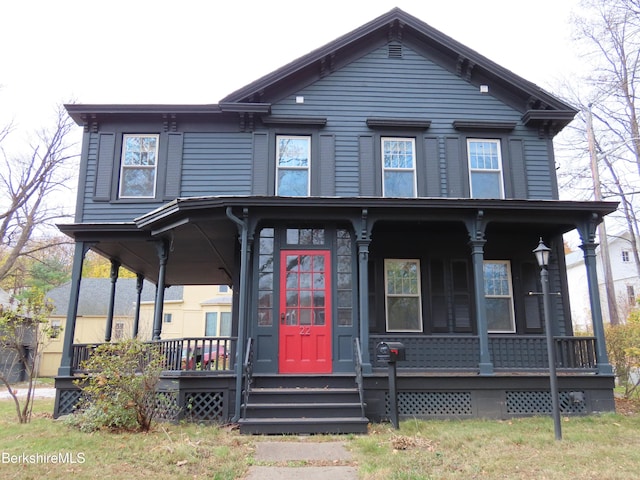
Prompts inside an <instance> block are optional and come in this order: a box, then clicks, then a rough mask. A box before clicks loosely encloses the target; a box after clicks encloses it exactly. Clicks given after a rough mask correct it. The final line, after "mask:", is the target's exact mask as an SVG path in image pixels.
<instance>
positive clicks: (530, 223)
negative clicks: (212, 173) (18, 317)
mask: <svg viewBox="0 0 640 480" xmlns="http://www.w3.org/2000/svg"><path fill="white" fill-rule="evenodd" d="M616 207H617V203H615V202H570V201H550V200H535V201H533V200H476V199H450V198H412V199H398V198H393V199H392V198H362V197H349V198H344V197H343V198H338V197H308V198H285V197H198V198H184V199H182V198H179V199H176V200H174V201H172V202H169V203H167V204H166V205H164V206H163V207H161V208H159V209H156V210H154V211H152V212H149V213H148V214H146V215H144V216H142V217H139V218H137V219H135V220H134V221H133V222H130V223H119V224H106V223H105V224H70V225H59V228H60V230H61V231H62V232H63V233H65V234H67V235H69V236H71V237H73V238H75V239H76V240H78V241H86V242H94V243H93V244H92V246H91V249H92V250H95V251H96V252H98V253H100V254H102V255H104V256H105V257H107V258H109V259H115V260H117V261H119V262H120V263H121V264H122V265H123V266H124V267H126V268H128V269H129V270H131V271H133V272H136V273H141V274H143V275H144V276H145V278H147V279H149V280H151V281H153V282H157V279H158V274H159V259H158V251H157V248H156V247H157V245H158V243H159V242H166V244H167V245H168V247H169V258H168V261H167V267H166V283H167V284H168V285H195V284H203V285H204V284H231V283H232V275H233V272H234V269H235V263H236V254H237V251H238V249H239V242H238V226H237V225H236V222H235V221H234V220H232V219H231V218H230V217H229V216H227V212H229V213H231V214H232V215H233V216H234V217H235V218H236V220H238V217H241V216H242V215H243V211H246V212H247V218H246V220H247V223H248V226H249V233H250V234H252V233H253V229H254V228H255V227H256V226H257V224H258V222H260V221H269V220H273V221H287V220H290V221H294V222H298V223H300V222H306V223H308V222H314V221H340V222H353V224H354V225H355V226H357V227H356V230H360V229H361V228H362V225H361V222H362V220H363V218H366V219H367V222H369V227H371V226H372V225H373V224H374V223H375V222H378V221H383V222H403V223H404V224H405V225H414V226H417V224H418V223H419V222H422V223H425V222H426V223H429V224H430V225H431V227H432V231H433V226H434V225H443V230H446V224H447V223H449V224H450V223H451V222H457V223H458V225H460V223H461V222H469V220H474V219H481V221H482V222H485V223H486V225H488V227H487V232H493V233H494V234H497V233H500V234H505V235H508V234H509V233H513V232H515V231H518V232H521V233H525V232H526V233H527V234H530V236H533V237H536V236H540V235H544V236H548V235H559V234H562V233H566V232H568V231H570V230H573V229H574V228H576V227H577V226H578V225H583V226H584V225H587V224H588V223H589V222H591V221H595V222H596V223H597V222H599V221H600V220H601V219H602V217H604V216H605V215H607V214H609V213H611V212H613V211H614V210H615V209H616ZM245 209H246V210H245ZM417 228H419V227H417Z"/></svg>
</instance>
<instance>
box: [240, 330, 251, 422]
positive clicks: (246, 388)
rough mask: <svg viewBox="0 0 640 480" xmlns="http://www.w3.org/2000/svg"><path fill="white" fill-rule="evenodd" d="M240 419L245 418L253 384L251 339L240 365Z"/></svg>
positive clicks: (248, 340) (248, 341)
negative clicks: (241, 401) (241, 400)
mask: <svg viewBox="0 0 640 480" xmlns="http://www.w3.org/2000/svg"><path fill="white" fill-rule="evenodd" d="M242 377H243V378H242V395H243V400H244V402H243V404H242V412H241V414H242V418H246V417H247V405H249V395H250V394H251V384H252V383H253V339H252V338H251V337H249V338H248V339H247V351H246V353H245V356H244V362H243V364H242Z"/></svg>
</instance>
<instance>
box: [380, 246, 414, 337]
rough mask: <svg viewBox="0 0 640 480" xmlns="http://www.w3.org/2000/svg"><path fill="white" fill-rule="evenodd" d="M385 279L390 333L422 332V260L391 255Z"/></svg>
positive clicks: (385, 268) (387, 260) (386, 261)
mask: <svg viewBox="0 0 640 480" xmlns="http://www.w3.org/2000/svg"><path fill="white" fill-rule="evenodd" d="M384 282H385V300H386V302H385V303H386V317H387V331H388V332H422V300H421V297H420V260H406V259H393V258H387V259H385V261H384Z"/></svg>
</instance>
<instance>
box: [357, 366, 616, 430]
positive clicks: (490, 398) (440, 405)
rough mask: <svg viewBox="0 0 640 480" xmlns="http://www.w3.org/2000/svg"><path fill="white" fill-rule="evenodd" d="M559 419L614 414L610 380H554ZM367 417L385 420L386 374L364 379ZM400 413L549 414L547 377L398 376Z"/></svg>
mask: <svg viewBox="0 0 640 480" xmlns="http://www.w3.org/2000/svg"><path fill="white" fill-rule="evenodd" d="M558 384H559V390H560V409H561V413H562V415H588V414H593V413H600V412H613V411H615V402H614V398H613V386H614V378H613V377H612V376H599V375H583V376H562V377H559V379H558ZM364 388H365V403H366V404H367V416H368V418H370V419H371V420H372V421H376V422H381V421H387V420H389V416H390V399H389V390H388V380H387V377H386V375H384V374H382V373H379V374H378V375H376V376H369V377H365V382H364ZM397 388H398V414H399V416H400V418H401V419H403V418H404V419H407V418H423V419H429V418H433V419H435V418H442V419H445V418H494V419H507V418H514V417H523V416H534V415H550V414H551V394H550V391H549V378H548V376H544V375H526V374H517V375H506V374H502V375H499V376H497V375H496V376H491V377H486V376H478V375H474V376H469V375H466V376H465V375H463V374H458V375H456V376H446V377H445V376H437V375H430V376H420V375H418V374H415V373H414V374H411V375H410V376H403V375H401V374H399V375H398V378H397Z"/></svg>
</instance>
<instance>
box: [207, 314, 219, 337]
mask: <svg viewBox="0 0 640 480" xmlns="http://www.w3.org/2000/svg"><path fill="white" fill-rule="evenodd" d="M204 315H205V319H204V322H205V324H204V336H205V337H217V336H218V312H206V313H205V314H204Z"/></svg>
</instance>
